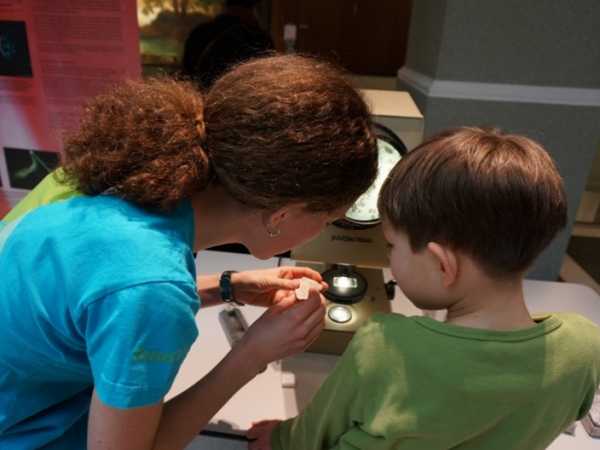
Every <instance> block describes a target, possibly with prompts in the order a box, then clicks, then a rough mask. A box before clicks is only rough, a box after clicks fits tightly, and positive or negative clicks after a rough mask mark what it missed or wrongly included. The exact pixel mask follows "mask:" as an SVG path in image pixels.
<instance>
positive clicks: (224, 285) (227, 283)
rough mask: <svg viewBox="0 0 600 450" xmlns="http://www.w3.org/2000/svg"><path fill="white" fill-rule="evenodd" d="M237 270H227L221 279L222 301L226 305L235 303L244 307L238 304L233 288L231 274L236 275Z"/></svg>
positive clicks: (241, 304) (240, 304)
mask: <svg viewBox="0 0 600 450" xmlns="http://www.w3.org/2000/svg"><path fill="white" fill-rule="evenodd" d="M236 272H237V271H235V270H226V271H225V272H223V273H222V274H221V277H220V278H219V290H220V291H221V300H223V301H224V302H225V303H235V304H236V305H238V306H244V304H243V303H241V302H238V301H237V300H236V299H235V296H234V295H233V286H232V285H231V274H233V273H236Z"/></svg>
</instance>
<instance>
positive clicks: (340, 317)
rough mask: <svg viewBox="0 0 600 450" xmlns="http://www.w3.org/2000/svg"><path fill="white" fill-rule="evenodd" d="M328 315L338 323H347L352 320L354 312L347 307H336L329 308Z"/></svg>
mask: <svg viewBox="0 0 600 450" xmlns="http://www.w3.org/2000/svg"><path fill="white" fill-rule="evenodd" d="M327 315H328V316H329V318H330V319H331V320H333V321H334V322H337V323H346V322H348V321H349V320H350V319H352V311H350V309H349V308H347V307H345V306H334V307H332V308H329V311H328V312H327Z"/></svg>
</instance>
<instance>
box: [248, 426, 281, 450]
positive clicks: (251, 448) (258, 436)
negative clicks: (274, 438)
mask: <svg viewBox="0 0 600 450" xmlns="http://www.w3.org/2000/svg"><path fill="white" fill-rule="evenodd" d="M280 423H281V420H262V421H260V422H256V423H253V424H252V428H250V429H249V430H248V431H247V432H246V437H247V438H248V439H250V441H251V442H249V443H248V450H271V434H272V433H273V429H274V428H275V427H276V426H277V425H279V424H280Z"/></svg>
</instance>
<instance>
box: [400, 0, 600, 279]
mask: <svg viewBox="0 0 600 450" xmlns="http://www.w3.org/2000/svg"><path fill="white" fill-rule="evenodd" d="M406 67H407V68H409V69H411V70H413V71H416V72H418V73H421V74H423V75H426V76H428V77H430V78H431V79H432V81H433V82H435V81H436V80H449V81H461V82H467V83H468V82H478V83H500V84H508V85H511V84H520V85H533V86H556V87H566V88H587V89H600V1H598V0H577V1H567V0H564V1H558V0H528V1H525V2H524V1H516V0H503V1H491V0H484V1H482V0H479V1H478V0H447V1H443V0H417V1H415V2H414V8H413V17H412V22H411V29H410V36H409V48H408V53H407V64H406ZM399 85H400V87H401V88H403V89H407V90H409V91H410V92H411V94H412V95H413V97H414V98H415V101H416V102H417V104H418V105H419V107H420V108H421V109H422V111H423V112H424V115H425V135H426V136H429V135H431V134H432V133H434V132H436V131H439V130H441V129H443V128H447V127H451V126H459V125H495V126H498V127H500V128H502V129H505V130H507V131H510V132H516V133H522V134H525V135H527V136H529V137H531V138H533V139H535V140H537V141H539V142H540V143H541V144H542V145H544V147H546V148H547V149H548V151H549V152H550V154H551V155H552V156H553V158H554V159H555V161H556V163H557V165H558V168H559V170H560V172H561V174H562V176H563V178H564V180H565V186H566V190H567V196H568V200H569V206H570V207H569V227H568V229H567V230H566V231H565V232H564V233H563V234H561V235H560V236H559V237H558V238H557V239H556V240H555V241H554V242H553V243H552V245H551V246H550V247H549V248H548V249H547V251H545V252H544V253H543V254H542V255H541V257H540V258H539V259H538V261H537V262H536V264H535V265H534V267H533V269H532V271H531V272H530V274H529V277H531V278H538V279H556V278H557V277H558V273H559V270H560V266H561V263H562V258H563V256H564V252H565V249H566V245H567V243H568V237H569V235H570V227H571V225H572V221H573V220H574V217H575V212H576V210H577V206H578V204H579V200H580V197H581V193H582V191H583V189H584V186H585V184H586V180H587V178H588V174H589V173H590V168H591V166H592V162H593V160H594V157H595V156H596V153H597V150H598V149H599V148H600V107H598V106H572V105H568V104H562V105H556V104H548V103H545V102H539V103H521V102H514V101H489V100H478V99H458V98H442V97H433V96H430V95H429V93H428V92H427V91H424V90H423V89H418V88H416V87H415V85H414V84H410V83H409V84H406V83H402V82H400V83H399Z"/></svg>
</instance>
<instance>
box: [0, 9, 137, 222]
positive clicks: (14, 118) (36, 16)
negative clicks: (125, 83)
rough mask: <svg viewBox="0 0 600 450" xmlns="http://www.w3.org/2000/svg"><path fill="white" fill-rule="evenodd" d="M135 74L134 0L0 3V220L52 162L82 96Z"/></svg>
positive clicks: (73, 122)
mask: <svg viewBox="0 0 600 450" xmlns="http://www.w3.org/2000/svg"><path fill="white" fill-rule="evenodd" d="M140 76H141V68H140V55H139V34H138V24H137V15H136V2H135V0H77V1H72V0H52V1H48V0H0V218H1V217H2V216H3V215H4V214H3V209H6V202H7V200H8V202H10V203H11V204H14V203H16V201H18V199H20V198H21V197H23V196H24V195H25V194H26V193H27V191H28V190H30V189H32V188H33V187H34V186H35V185H36V184H37V183H38V182H39V181H40V180H41V179H42V178H43V177H44V176H45V175H46V174H47V173H48V172H49V171H51V170H52V169H53V168H54V167H56V165H57V164H58V162H59V157H60V151H61V148H62V138H61V136H62V134H63V132H64V131H65V130H69V129H73V128H74V127H76V126H77V124H78V120H79V115H80V111H81V107H82V105H83V104H84V102H85V100H86V99H88V98H89V97H91V96H94V95H96V94H98V93H100V92H102V91H103V90H105V89H107V87H109V86H110V85H112V84H115V83H117V82H119V81H121V80H124V79H130V78H139V77H140Z"/></svg>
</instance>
